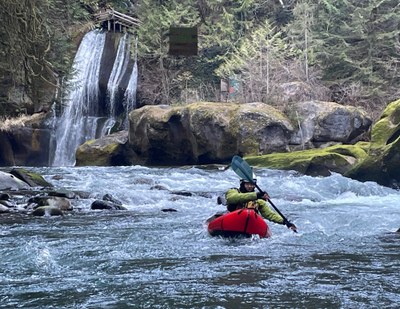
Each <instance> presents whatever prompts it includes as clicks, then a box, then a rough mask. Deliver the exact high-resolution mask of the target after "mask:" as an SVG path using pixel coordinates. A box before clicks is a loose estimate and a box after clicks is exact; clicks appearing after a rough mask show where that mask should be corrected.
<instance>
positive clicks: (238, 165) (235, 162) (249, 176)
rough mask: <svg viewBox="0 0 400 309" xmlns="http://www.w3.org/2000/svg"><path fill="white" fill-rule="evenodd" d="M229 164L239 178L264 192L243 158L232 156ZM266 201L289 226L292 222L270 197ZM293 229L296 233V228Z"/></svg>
mask: <svg viewBox="0 0 400 309" xmlns="http://www.w3.org/2000/svg"><path fill="white" fill-rule="evenodd" d="M231 166H232V169H233V171H234V172H235V173H236V175H238V176H239V177H240V178H241V179H246V180H247V181H248V182H251V183H252V184H254V185H255V186H256V188H257V190H258V191H260V192H263V193H266V192H265V191H263V190H261V189H260V187H259V186H258V185H257V183H256V182H255V181H254V179H253V169H252V168H251V166H250V165H249V164H248V163H247V162H246V161H245V160H243V159H242V158H241V157H239V156H233V158H232V164H231ZM267 194H268V193H267ZM268 202H269V203H270V204H271V205H272V207H274V209H275V210H276V212H277V213H278V214H279V215H280V216H281V217H282V218H283V222H284V224H285V225H286V226H287V227H289V228H290V227H291V226H292V225H293V224H292V223H291V222H290V221H289V220H288V219H286V217H285V216H284V215H283V214H282V213H281V212H280V211H279V209H278V208H277V207H276V206H275V205H274V203H272V201H271V199H268ZM293 231H294V232H295V233H297V230H293Z"/></svg>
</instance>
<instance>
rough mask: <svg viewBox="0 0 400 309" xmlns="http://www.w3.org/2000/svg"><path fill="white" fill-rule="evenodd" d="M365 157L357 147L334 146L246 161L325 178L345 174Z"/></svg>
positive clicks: (255, 164) (250, 157) (252, 157)
mask: <svg viewBox="0 0 400 309" xmlns="http://www.w3.org/2000/svg"><path fill="white" fill-rule="evenodd" d="M366 156H367V153H366V152H365V150H363V148H361V147H359V146H357V145H335V146H331V147H327V148H323V149H311V150H303V151H294V152H290V153H273V154H267V155H262V156H249V157H246V160H247V161H248V163H249V164H251V165H253V166H259V167H266V168H272V169H281V170H295V171H298V172H300V173H302V174H305V175H312V176H327V175H330V174H331V172H337V173H341V174H343V173H345V172H346V171H348V170H350V169H351V167H352V166H354V165H355V164H357V163H358V162H360V161H362V160H364V158H366Z"/></svg>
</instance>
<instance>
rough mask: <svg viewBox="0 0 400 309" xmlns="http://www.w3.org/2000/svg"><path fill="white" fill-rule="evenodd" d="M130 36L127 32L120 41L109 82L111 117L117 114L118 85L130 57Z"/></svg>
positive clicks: (108, 92)
mask: <svg viewBox="0 0 400 309" xmlns="http://www.w3.org/2000/svg"><path fill="white" fill-rule="evenodd" d="M128 38H129V36H128V34H127V33H125V34H124V35H123V36H122V37H121V39H120V41H119V45H118V50H117V56H116V57H115V61H114V66H113V68H112V71H111V74H110V78H109V80H108V83H107V94H108V107H109V115H110V116H111V117H113V116H115V109H116V108H115V103H116V102H115V101H116V94H117V91H118V86H119V85H120V83H121V80H122V78H123V76H124V74H125V72H126V69H127V67H128V63H129V59H130V42H129V39H128Z"/></svg>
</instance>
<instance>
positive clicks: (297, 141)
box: [291, 101, 372, 148]
mask: <svg viewBox="0 0 400 309" xmlns="http://www.w3.org/2000/svg"><path fill="white" fill-rule="evenodd" d="M293 108H294V112H295V113H296V114H295V115H293V116H294V117H295V118H297V124H298V126H297V127H300V128H301V129H299V130H298V131H297V132H296V133H295V134H293V136H292V140H291V143H292V144H294V145H303V146H304V145H307V148H309V147H317V148H318V147H319V146H320V145H321V144H324V143H327V142H336V143H344V144H353V143H355V142H357V141H359V140H361V139H362V138H363V135H364V134H365V133H366V132H367V131H368V129H369V128H370V126H371V124H372V119H371V118H370V117H369V116H368V115H367V113H366V112H365V111H363V110H362V109H360V108H356V107H354V106H343V105H340V104H337V103H334V102H323V101H307V102H300V103H296V104H294V105H293Z"/></svg>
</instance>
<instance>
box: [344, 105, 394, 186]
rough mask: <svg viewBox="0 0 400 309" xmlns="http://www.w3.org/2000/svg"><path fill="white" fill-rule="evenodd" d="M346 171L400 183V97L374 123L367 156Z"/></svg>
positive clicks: (362, 177)
mask: <svg viewBox="0 0 400 309" xmlns="http://www.w3.org/2000/svg"><path fill="white" fill-rule="evenodd" d="M345 175H346V176H348V177H351V178H354V179H357V180H360V181H375V182H377V183H379V184H381V185H384V186H389V187H395V188H399V187H400V100H397V101H394V102H392V103H390V104H389V105H388V106H387V107H386V109H385V110H384V111H383V113H382V115H381V117H380V119H379V120H378V121H377V122H376V123H375V125H374V126H373V127H372V130H371V146H370V148H369V151H368V156H367V157H366V158H365V160H363V161H362V162H360V164H358V165H357V166H355V167H354V168H353V169H352V170H350V171H349V172H348V173H346V174H345Z"/></svg>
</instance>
